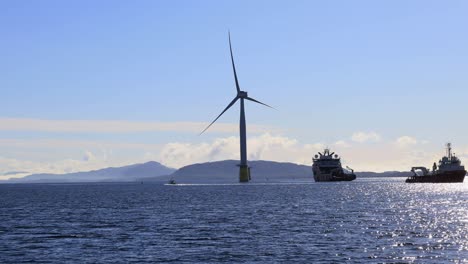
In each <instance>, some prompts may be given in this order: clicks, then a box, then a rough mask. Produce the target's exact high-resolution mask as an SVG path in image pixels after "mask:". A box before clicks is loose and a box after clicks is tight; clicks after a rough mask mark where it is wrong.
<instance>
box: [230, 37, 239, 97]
mask: <svg viewBox="0 0 468 264" xmlns="http://www.w3.org/2000/svg"><path fill="white" fill-rule="evenodd" d="M228 34H229V50H230V51H231V62H232V70H233V71H234V79H235V80H236V89H237V92H240V88H239V81H238V80H237V73H236V66H235V65H234V57H233V56H232V46H231V32H228Z"/></svg>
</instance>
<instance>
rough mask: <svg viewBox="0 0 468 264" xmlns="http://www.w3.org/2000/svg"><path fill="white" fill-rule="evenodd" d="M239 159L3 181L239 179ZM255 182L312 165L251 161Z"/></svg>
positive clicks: (291, 177)
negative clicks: (175, 166)
mask: <svg viewBox="0 0 468 264" xmlns="http://www.w3.org/2000/svg"><path fill="white" fill-rule="evenodd" d="M238 163H239V161H237V160H224V161H215V162H206V163H199V164H192V165H188V166H185V167H182V168H180V169H178V170H176V169H173V168H169V167H166V166H164V165H162V164H160V163H158V162H155V161H150V162H146V163H142V164H133V165H128V166H124V167H116V168H114V167H111V168H105V169H100V170H93V171H87V172H74V173H67V174H47V173H41V174H32V175H28V176H25V177H23V178H11V179H9V180H6V181H1V182H2V183H39V182H134V181H145V182H146V181H150V182H161V183H165V182H167V181H169V180H170V179H173V180H175V181H176V182H177V183H237V182H238V168H237V164H238ZM249 165H250V167H251V169H250V170H251V174H252V182H285V181H288V182H290V181H312V180H313V175H312V170H311V167H310V166H307V165H299V164H294V163H287V162H275V161H263V160H258V161H251V162H249ZM356 175H357V177H358V178H365V177H408V176H409V175H411V172H398V171H389V172H382V173H377V172H356Z"/></svg>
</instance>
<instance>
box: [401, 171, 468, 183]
mask: <svg viewBox="0 0 468 264" xmlns="http://www.w3.org/2000/svg"><path fill="white" fill-rule="evenodd" d="M465 175H466V171H465V170H457V171H446V172H438V173H435V174H430V175H424V176H411V177H409V178H408V179H406V182H407V183H414V182H432V183H451V182H463V180H464V179H465Z"/></svg>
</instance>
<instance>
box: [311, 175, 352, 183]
mask: <svg viewBox="0 0 468 264" xmlns="http://www.w3.org/2000/svg"><path fill="white" fill-rule="evenodd" d="M355 179H356V175H354V174H344V173H343V174H341V175H329V174H328V175H327V174H318V175H314V180H315V181H316V182H334V181H353V180H355Z"/></svg>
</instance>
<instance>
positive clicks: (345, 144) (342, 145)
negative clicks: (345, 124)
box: [333, 140, 351, 148]
mask: <svg viewBox="0 0 468 264" xmlns="http://www.w3.org/2000/svg"><path fill="white" fill-rule="evenodd" d="M333 145H335V146H336V147H339V148H349V147H351V145H350V144H349V143H348V142H346V141H344V140H338V141H336V142H335V143H334V144H333Z"/></svg>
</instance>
